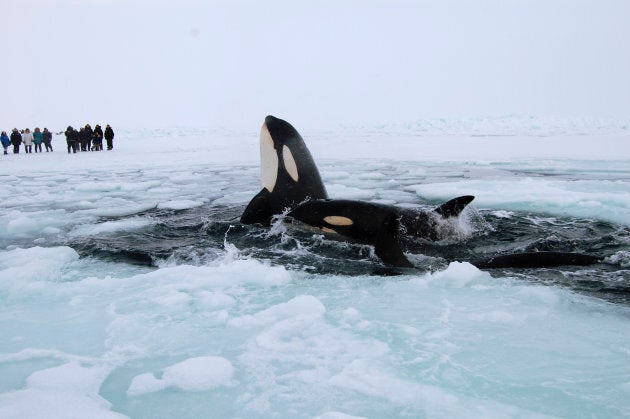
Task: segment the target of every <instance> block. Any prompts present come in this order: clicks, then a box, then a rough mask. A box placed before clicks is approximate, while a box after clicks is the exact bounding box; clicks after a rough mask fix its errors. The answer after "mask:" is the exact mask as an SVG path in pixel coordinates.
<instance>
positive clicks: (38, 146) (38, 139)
mask: <svg viewBox="0 0 630 419" xmlns="http://www.w3.org/2000/svg"><path fill="white" fill-rule="evenodd" d="M43 141H44V134H42V132H41V131H40V130H39V128H35V132H33V143H34V144H35V152H36V153H37V150H39V152H40V153H41V152H42V142H43Z"/></svg>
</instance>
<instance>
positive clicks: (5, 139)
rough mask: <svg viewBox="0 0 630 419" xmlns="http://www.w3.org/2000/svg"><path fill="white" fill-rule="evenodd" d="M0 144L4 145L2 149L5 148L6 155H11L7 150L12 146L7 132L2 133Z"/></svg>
mask: <svg viewBox="0 0 630 419" xmlns="http://www.w3.org/2000/svg"><path fill="white" fill-rule="evenodd" d="M0 143H2V148H4V154H9V152H8V151H7V149H8V148H9V146H10V145H11V140H10V139H9V136H8V135H7V132H6V131H2V134H0Z"/></svg>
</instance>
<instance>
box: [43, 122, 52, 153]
mask: <svg viewBox="0 0 630 419" xmlns="http://www.w3.org/2000/svg"><path fill="white" fill-rule="evenodd" d="M42 139H43V140H44V145H45V146H46V153H48V152H49V151H53V148H52V144H51V142H52V132H50V131H48V128H44V132H42Z"/></svg>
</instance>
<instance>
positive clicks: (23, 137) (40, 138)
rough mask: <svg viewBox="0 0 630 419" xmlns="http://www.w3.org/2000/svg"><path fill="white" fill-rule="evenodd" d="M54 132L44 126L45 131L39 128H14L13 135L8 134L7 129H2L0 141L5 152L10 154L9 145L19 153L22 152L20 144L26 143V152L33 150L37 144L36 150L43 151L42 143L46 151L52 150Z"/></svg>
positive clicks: (15, 152)
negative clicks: (19, 129)
mask: <svg viewBox="0 0 630 419" xmlns="http://www.w3.org/2000/svg"><path fill="white" fill-rule="evenodd" d="M51 142H52V132H50V131H48V128H44V131H40V130H39V128H35V131H33V132H31V130H30V129H29V128H26V129H25V130H22V132H20V131H18V130H17V128H13V131H11V136H10V137H9V136H8V135H7V132H6V131H2V134H0V143H1V144H2V148H3V149H4V154H9V152H8V149H9V146H11V145H12V146H13V153H14V154H18V153H19V152H20V145H22V144H24V151H25V152H26V153H32V152H33V145H34V146H35V152H36V153H37V152H40V153H41V152H42V143H43V144H44V145H45V146H46V151H52V144H51Z"/></svg>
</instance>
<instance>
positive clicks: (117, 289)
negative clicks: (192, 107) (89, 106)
mask: <svg viewBox="0 0 630 419" xmlns="http://www.w3.org/2000/svg"><path fill="white" fill-rule="evenodd" d="M530 122H531V121H530ZM547 123H548V124H550V123H549V122H547ZM536 126H537V127H540V126H543V127H545V125H544V123H543V124H537V125H536ZM551 126H552V127H553V129H552V128H548V129H546V130H545V131H544V132H542V133H541V132H540V128H538V129H537V130H532V129H530V128H527V127H526V126H522V125H519V124H518V123H514V124H512V125H509V126H508V125H505V126H503V125H496V124H495V125H489V128H488V127H485V128H483V129H482V128H480V129H479V130H478V131H475V130H472V129H471V128H470V126H465V127H464V128H465V129H466V130H469V131H470V132H472V133H473V134H474V135H467V134H465V133H462V132H454V131H457V130H459V127H457V126H453V125H452V124H451V125H448V126H446V125H445V126H444V127H438V128H439V129H433V130H432V131H431V132H428V133H426V132H422V129H420V128H418V126H415V125H413V126H409V127H389V128H391V130H390V131H388V129H387V127H384V128H383V129H381V130H376V131H374V130H362V129H358V128H357V129H352V130H345V131H340V132H328V133H324V132H303V135H304V137H305V139H306V142H307V145H308V146H309V148H310V150H311V152H312V154H313V156H314V158H315V160H316V161H317V162H318V165H319V168H320V171H321V174H322V177H323V178H324V182H325V183H326V184H327V185H329V187H328V189H329V192H330V195H331V196H333V197H336V198H353V199H366V200H373V201H377V202H385V203H390V204H395V205H400V206H409V207H421V208H425V207H430V206H433V205H435V204H437V203H439V202H442V201H443V200H446V199H450V198H452V197H453V196H457V195H464V194H474V195H476V196H477V198H476V200H475V201H474V208H473V209H474V211H476V212H473V215H474V216H475V217H481V218H483V217H484V216H485V217H487V218H489V219H492V220H498V221H497V222H499V221H500V223H501V224H500V225H501V226H504V225H505V226H508V227H509V226H511V225H512V224H511V223H514V224H516V223H517V222H521V221H522V220H528V222H529V223H531V224H532V225H540V226H541V228H547V227H548V226H549V225H552V226H554V228H556V229H557V231H559V232H562V231H564V230H568V231H569V232H571V234H573V233H572V232H574V231H577V232H578V233H579V235H583V236H585V237H586V238H588V236H589V234H593V233H592V231H591V230H588V228H585V227H583V225H585V224H586V225H590V224H593V225H600V224H601V223H605V224H604V226H605V228H604V227H601V226H600V227H598V228H599V229H605V230H606V234H605V235H602V236H601V237H606V240H610V241H611V243H614V245H615V246H616V247H614V248H615V249H625V250H615V252H614V254H613V255H611V256H612V257H613V262H614V265H615V266H616V268H615V269H616V270H614V271H611V272H614V273H606V272H608V271H606V272H604V274H602V275H604V276H607V278H605V279H606V280H608V281H610V282H615V281H616V282H618V283H620V284H621V283H623V282H624V281H627V271H624V269H627V266H628V261H629V260H630V258H629V257H628V254H630V253H628V251H627V250H628V249H627V248H628V245H629V244H630V243H628V234H627V229H628V227H629V226H630V198H629V193H628V191H629V190H630V188H629V186H630V146H629V144H630V136H629V135H628V133H627V132H626V129H625V128H623V127H619V126H613V127H612V128H610V127H609V128H608V129H604V128H602V127H601V126H599V125H597V126H595V127H593V126H592V125H587V126H579V127H578V128H579V129H574V130H571V129H567V128H566V126H564V125H558V126H555V125H553V124H551ZM298 128H299V127H298ZM589 129H590V132H584V131H588V130H589ZM493 130H499V131H501V132H499V133H503V134H505V132H504V131H509V132H508V134H510V135H509V136H489V135H482V134H493V132H491V131H493ZM460 131H464V130H460ZM514 131H516V132H514ZM576 131H580V132H579V134H580V135H577V132H576ZM541 134H542V135H544V136H542V137H541V136H540V135H541ZM175 137H176V138H177V141H176V142H174V141H172V138H175ZM54 144H55V145H56V146H57V147H56V151H55V152H54V153H52V154H51V153H43V154H32V155H24V154H20V155H17V156H15V155H8V156H0V182H1V184H2V188H0V377H2V379H0V417H2V418H16V417H19V418H39V417H49V416H50V415H51V412H54V416H56V417H95V418H98V417H134V418H140V417H146V418H157V417H164V418H166V417H189V418H197V417H217V418H218V417H272V416H277V417H308V418H314V417H319V418H352V417H396V416H408V417H466V416H467V417H471V416H472V417H497V418H499V417H500V418H503V417H587V416H588V417H624V416H629V415H630V402H628V400H630V339H628V336H630V310H629V308H628V305H627V304H622V303H615V302H611V301H609V300H607V299H604V298H597V297H593V296H590V295H588V294H585V293H581V292H576V291H575V289H574V288H571V287H570V286H569V287H567V286H559V285H557V283H556V282H553V283H551V285H549V282H548V281H546V280H545V279H546V275H548V272H545V271H540V272H534V273H531V272H530V273H528V274H527V276H524V275H506V274H503V273H501V272H493V273H488V272H483V271H480V270H478V269H477V268H475V267H474V266H472V265H471V264H469V263H466V262H462V261H458V260H451V261H448V262H446V263H443V264H438V265H435V266H436V267H434V268H432V269H428V270H424V271H423V270H418V271H417V272H415V273H408V274H406V275H399V276H395V277H388V276H379V275H374V274H372V273H371V271H370V270H369V269H365V270H364V271H362V272H360V273H358V274H353V275H350V274H347V273H345V272H346V271H343V269H342V266H341V265H342V262H343V255H344V254H345V253H343V252H346V251H347V249H345V248H343V247H339V245H338V247H334V251H335V252H336V253H339V254H341V256H339V255H338V258H336V259H333V258H330V259H324V262H322V261H321V260H322V258H323V256H321V251H323V250H324V249H326V246H330V244H329V243H328V242H327V241H326V240H320V241H321V244H320V247H317V246H311V247H305V246H301V247H300V246H299V245H295V244H294V243H295V242H296V240H295V237H296V236H291V234H292V233H291V232H287V231H286V230H282V229H280V227H278V226H276V227H275V228H279V229H280V230H282V231H279V232H275V233H272V234H271V235H270V236H269V237H267V238H266V240H270V241H271V243H273V249H272V250H271V252H272V253H269V256H264V257H263V256H260V253H256V252H254V251H252V250H251V249H250V248H249V247H248V245H247V242H246V241H244V239H243V238H242V237H241V236H239V235H238V234H240V233H238V232H239V230H238V226H237V222H236V221H234V222H233V224H234V228H233V229H227V230H226V231H223V230H221V231H220V234H217V237H219V240H218V241H217V243H214V242H212V241H211V240H210V241H209V242H208V243H209V244H208V247H207V248H200V247H199V245H198V244H197V245H195V243H194V242H191V243H187V244H186V245H184V246H179V244H178V246H179V247H177V249H178V250H177V251H171V250H170V246H171V243H173V244H172V246H175V244H176V243H178V241H181V240H183V239H182V237H189V236H186V234H189V233H186V232H188V231H190V230H199V229H208V230H207V231H208V235H209V234H210V232H211V228H210V227H208V225H210V224H211V221H212V219H213V217H214V216H215V215H213V214H214V212H213V211H228V212H229V211H233V213H232V212H230V213H229V216H228V218H229V217H233V219H237V218H238V216H239V215H240V213H239V211H240V210H239V208H240V206H242V205H245V204H246V203H247V202H248V201H249V199H250V198H251V197H252V196H253V195H254V194H255V193H257V192H258V191H259V190H260V182H259V179H258V178H259V167H258V139H257V134H256V129H252V130H251V132H245V133H243V134H239V133H222V132H212V131H183V130H179V131H178V130H172V131H171V132H166V133H165V132H164V131H160V132H152V131H150V130H141V131H127V132H124V131H122V132H121V133H120V135H117V137H116V142H115V149H114V151H111V152H107V151H103V152H99V153H80V154H77V155H68V154H66V153H65V152H64V151H63V150H62V141H61V139H60V137H55V139H54ZM205 209H207V210H208V214H203V215H202V216H199V215H197V214H199V213H200V211H204V210H205ZM169 217H170V218H169ZM172 220H175V221H177V222H179V223H180V224H178V229H179V230H178V229H175V230H168V232H171V231H176V232H180V233H181V235H180V236H175V237H171V236H168V235H166V234H165V235H164V239H163V241H157V242H151V241H148V242H147V243H141V245H142V246H144V248H149V249H153V248H154V247H160V246H161V247H160V251H161V252H165V253H166V254H167V255H166V256H165V257H164V258H163V259H161V260H159V261H154V262H155V263H153V264H150V263H149V264H147V263H131V262H129V260H128V259H124V258H119V259H117V258H116V254H115V252H114V251H113V250H112V249H111V248H104V247H106V246H105V245H107V246H113V245H112V243H113V244H114V245H116V243H120V242H124V243H128V242H129V241H130V240H134V239H137V238H138V237H142V234H144V233H145V232H146V231H154V230H155V229H160V228H162V226H163V225H164V224H165V223H168V222H171V221H172ZM598 223H599V224H598ZM484 225H485V224H483V223H481V224H480V226H479V225H475V226H473V227H474V228H473V230H475V231H479V230H480V229H481V230H483V229H484V228H486V227H484ZM574 225H579V226H580V227H579V229H577V230H572V229H573V228H575V227H574ZM554 231H556V230H554ZM482 233H483V231H482ZM490 233H491V232H490V231H488V234H490ZM558 234H559V233H558ZM480 237H481V239H483V234H480ZM598 237H599V236H598ZM573 239H574V240H578V239H580V237H575V238H573ZM106 240H109V241H106ZM541 240H543V241H544V242H545V243H546V244H549V243H552V244H553V243H555V242H556V241H557V240H558V239H557V237H545V238H541ZM598 240H599V239H598ZM77 243H79V244H80V243H89V244H90V246H92V247H89V249H92V250H93V251H92V252H88V251H86V250H85V249H86V248H85V247H80V246H78V245H77ZM298 244H299V243H298ZM302 244H303V242H302ZM537 245H540V243H538V244H537ZM590 245H591V246H592V248H594V249H598V250H600V251H601V252H602V253H606V252H607V248H606V247H605V246H603V245H599V247H598V245H597V243H590ZM99 246H100V247H99ZM623 246H625V248H624V247H623ZM117 249H119V247H115V246H114V250H117ZM101 251H103V252H109V253H101ZM273 252H275V253H273ZM357 252H358V253H359V254H361V255H362V256H360V260H359V262H357V263H362V264H363V265H361V266H364V265H365V266H373V265H377V264H378V261H376V260H374V259H373V258H371V257H370V256H369V254H368V255H367V256H366V254H365V253H361V252H362V250H361V249H359V250H358V251H357ZM171 253H172V254H171ZM104 254H107V255H109V256H108V257H103V256H102V255H104ZM112 254H113V255H114V256H111V255H112ZM275 254H277V255H279V256H278V257H277V258H276V257H275V256H274V257H272V256H273V255H275ZM318 254H319V256H318ZM191 255H193V256H194V257H193V256H191ZM415 257H416V258H422V255H421V254H418V255H415ZM361 258H362V259H361ZM304 261H311V262H312V263H313V264H316V263H321V264H325V265H327V266H328V268H327V270H326V271H324V272H323V273H322V272H319V271H313V270H312V269H310V268H309V266H307V265H309V263H306V262H304ZM337 264H338V266H339V268H340V269H339V273H335V269H334V268H335V266H336V265H337ZM582 274H583V273H580V272H577V273H575V272H573V273H571V272H569V273H565V275H566V276H567V278H568V280H569V281H571V280H573V279H575V277H576V276H579V275H582Z"/></svg>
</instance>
